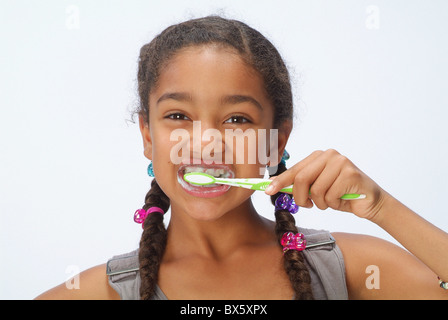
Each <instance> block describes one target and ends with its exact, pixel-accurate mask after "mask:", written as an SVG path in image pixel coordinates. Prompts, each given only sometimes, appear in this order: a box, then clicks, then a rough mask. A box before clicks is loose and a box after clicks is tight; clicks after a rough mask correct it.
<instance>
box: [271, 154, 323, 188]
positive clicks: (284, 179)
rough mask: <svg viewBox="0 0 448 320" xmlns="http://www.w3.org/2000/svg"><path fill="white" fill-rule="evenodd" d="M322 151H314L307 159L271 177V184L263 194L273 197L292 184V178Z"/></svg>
mask: <svg viewBox="0 0 448 320" xmlns="http://www.w3.org/2000/svg"><path fill="white" fill-rule="evenodd" d="M322 153H323V151H314V152H313V153H311V154H310V155H309V156H308V157H306V158H305V159H303V160H302V161H300V162H298V163H296V164H295V165H294V166H292V167H291V168H289V169H288V170H286V171H285V172H283V173H281V174H279V175H278V176H275V177H272V178H273V179H272V182H271V183H270V185H269V187H267V188H266V190H265V193H266V194H269V195H274V194H276V193H277V192H279V191H280V189H282V188H284V187H287V186H289V185H291V184H293V182H294V178H295V176H296V174H297V172H299V171H300V170H302V169H303V168H304V167H306V166H307V165H309V164H310V163H312V162H313V161H314V160H315V159H316V158H317V157H319V156H320V155H321V154H322Z"/></svg>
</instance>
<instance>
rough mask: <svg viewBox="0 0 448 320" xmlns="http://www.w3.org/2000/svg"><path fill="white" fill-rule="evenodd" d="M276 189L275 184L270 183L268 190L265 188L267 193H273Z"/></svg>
mask: <svg viewBox="0 0 448 320" xmlns="http://www.w3.org/2000/svg"><path fill="white" fill-rule="evenodd" d="M273 191H274V186H273V185H269V186H268V187H267V188H266V190H264V192H266V193H267V194H271V193H272V192H273Z"/></svg>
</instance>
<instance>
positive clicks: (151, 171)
mask: <svg viewBox="0 0 448 320" xmlns="http://www.w3.org/2000/svg"><path fill="white" fill-rule="evenodd" d="M148 176H150V177H154V169H153V167H152V161H151V162H150V163H149V166H148Z"/></svg>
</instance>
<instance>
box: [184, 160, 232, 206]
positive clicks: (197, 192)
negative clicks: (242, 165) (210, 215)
mask: <svg viewBox="0 0 448 320" xmlns="http://www.w3.org/2000/svg"><path fill="white" fill-rule="evenodd" d="M190 163H193V161H190ZM186 167H201V168H205V169H224V170H226V171H227V172H228V173H229V178H233V177H235V173H234V172H233V170H232V169H231V168H230V167H229V166H227V165H225V164H207V163H205V162H204V161H201V163H200V164H181V166H180V167H179V170H178V171H177V182H179V184H180V185H181V187H182V189H183V190H184V191H185V192H186V193H188V194H190V195H192V196H194V197H199V198H214V197H219V196H221V195H223V194H225V193H226V192H227V191H229V189H230V186H227V185H224V184H217V185H216V186H213V187H210V186H209V187H205V186H195V185H192V184H190V183H188V182H187V181H185V180H184V178H183V172H184V169H185V168H186Z"/></svg>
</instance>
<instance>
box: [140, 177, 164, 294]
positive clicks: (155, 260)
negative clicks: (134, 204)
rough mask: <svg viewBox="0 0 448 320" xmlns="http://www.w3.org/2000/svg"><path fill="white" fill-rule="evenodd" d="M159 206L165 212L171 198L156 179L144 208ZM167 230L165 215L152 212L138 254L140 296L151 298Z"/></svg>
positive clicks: (145, 225) (144, 228)
mask: <svg viewBox="0 0 448 320" xmlns="http://www.w3.org/2000/svg"><path fill="white" fill-rule="evenodd" d="M153 206H156V207H159V208H161V209H162V210H163V211H164V212H166V211H168V209H169V207H170V200H169V198H168V197H167V196H166V195H165V193H164V192H163V191H162V189H161V188H160V187H159V185H158V184H157V181H156V179H153V180H152V182H151V189H150V190H149V191H148V193H147V194H146V197H145V205H144V206H143V209H144V210H147V209H149V208H150V207H153ZM166 234H167V232H166V228H165V225H164V224H163V215H162V214H160V213H157V212H154V213H151V214H150V215H149V216H148V217H147V218H146V219H145V221H144V222H143V233H142V237H141V239H140V249H139V254H138V259H139V265H140V279H141V285H140V297H141V299H142V300H150V299H151V298H152V296H153V295H154V291H155V287H156V285H157V280H158V274H159V267H160V262H161V260H162V257H163V253H164V252H165V247H166V238H167V235H166Z"/></svg>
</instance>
